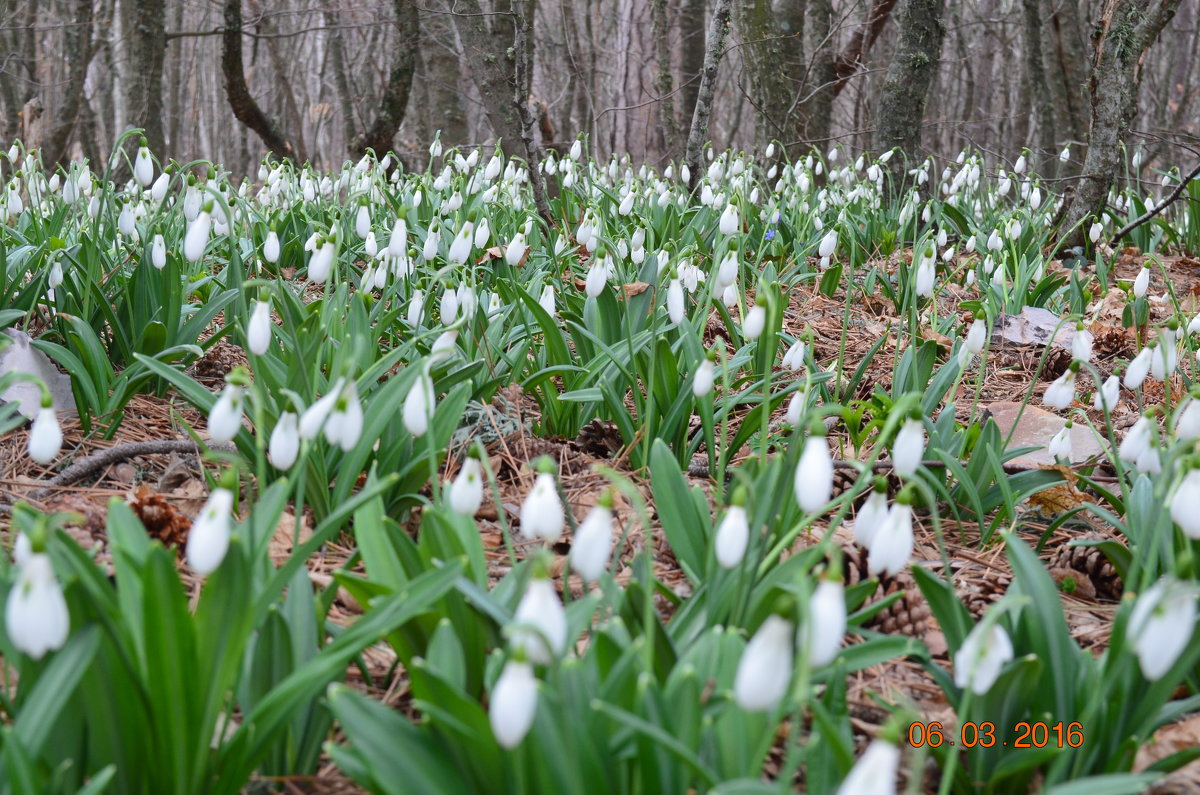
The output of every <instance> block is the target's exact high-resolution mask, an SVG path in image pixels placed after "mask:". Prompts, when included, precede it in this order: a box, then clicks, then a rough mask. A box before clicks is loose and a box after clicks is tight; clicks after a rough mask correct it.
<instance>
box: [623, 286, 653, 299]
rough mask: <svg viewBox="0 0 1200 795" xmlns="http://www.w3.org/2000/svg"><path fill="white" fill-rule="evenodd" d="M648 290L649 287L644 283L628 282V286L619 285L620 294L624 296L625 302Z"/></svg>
mask: <svg viewBox="0 0 1200 795" xmlns="http://www.w3.org/2000/svg"><path fill="white" fill-rule="evenodd" d="M649 289H650V285H649V284H647V283H646V282H630V283H629V284H623V285H621V292H622V293H623V294H624V295H623V297H624V298H625V300H629V299H630V298H633V297H634V296H635V295H641V294H642V293H644V292H646V291H647V290H649Z"/></svg>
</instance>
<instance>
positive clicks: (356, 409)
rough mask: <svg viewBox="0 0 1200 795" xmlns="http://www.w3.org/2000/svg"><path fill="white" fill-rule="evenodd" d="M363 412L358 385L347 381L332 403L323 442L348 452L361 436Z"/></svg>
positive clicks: (350, 380)
mask: <svg viewBox="0 0 1200 795" xmlns="http://www.w3.org/2000/svg"><path fill="white" fill-rule="evenodd" d="M362 429H363V410H362V402H361V401H360V400H359V399H358V385H357V384H356V383H355V382H354V379H349V380H348V381H347V382H346V385H345V386H344V387H342V391H341V392H340V393H339V394H338V398H337V400H336V401H334V404H333V410H332V411H331V412H329V419H327V420H326V421H325V441H327V442H329V443H330V444H332V445H336V446H338V447H340V448H342V451H343V452H347V453H348V452H350V451H351V450H353V449H354V446H355V445H356V444H358V440H359V437H361V436H362Z"/></svg>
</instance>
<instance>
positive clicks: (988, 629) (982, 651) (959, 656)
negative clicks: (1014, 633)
mask: <svg viewBox="0 0 1200 795" xmlns="http://www.w3.org/2000/svg"><path fill="white" fill-rule="evenodd" d="M1012 658H1013V646H1012V641H1011V640H1009V637H1008V633H1007V632H1005V631H1004V628H1003V627H1001V626H1000V625H999V624H994V623H993V624H991V625H990V626H988V624H987V622H984V621H981V622H980V623H978V624H976V625H975V628H974V629H972V630H971V632H970V633H969V634H968V635H967V637H966V639H965V640H964V641H963V644H962V646H961V647H959V649H958V653H956V654H955V655H954V684H956V685H958V686H959V687H962V688H970V689H971V691H972V692H973V693H975V695H978V696H982V695H984V694H985V693H987V692H988V691H989V690H991V689H992V685H993V684H994V683H995V681H996V678H997V677H999V676H1000V671H1001V670H1003V668H1004V665H1005V663H1007V662H1008V661H1009V660H1011V659H1012Z"/></svg>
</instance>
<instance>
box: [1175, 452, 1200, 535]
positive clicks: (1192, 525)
mask: <svg viewBox="0 0 1200 795" xmlns="http://www.w3.org/2000/svg"><path fill="white" fill-rule="evenodd" d="M1170 510H1171V519H1172V520H1173V521H1174V522H1175V524H1177V525H1179V529H1180V530H1182V531H1183V534H1184V535H1185V536H1187V537H1188V538H1192V539H1200V469H1191V470H1189V471H1188V473H1187V474H1186V475H1184V476H1183V480H1181V481H1180V482H1179V485H1178V486H1177V487H1176V488H1175V493H1174V494H1173V495H1172V496H1171V499H1170Z"/></svg>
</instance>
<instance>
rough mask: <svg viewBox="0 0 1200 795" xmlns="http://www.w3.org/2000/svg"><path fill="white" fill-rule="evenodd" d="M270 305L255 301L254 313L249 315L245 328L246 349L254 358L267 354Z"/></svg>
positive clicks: (269, 337) (269, 331) (269, 336)
mask: <svg viewBox="0 0 1200 795" xmlns="http://www.w3.org/2000/svg"><path fill="white" fill-rule="evenodd" d="M272 326H273V324H272V323H271V304H270V303H268V302H267V301H255V303H254V311H253V312H251V313H250V322H249V323H248V324H247V327H246V347H247V348H249V349H250V352H251V353H253V354H254V355H256V356H262V355H263V354H264V353H266V352H267V347H268V346H269V345H270V344H271V329H272Z"/></svg>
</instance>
